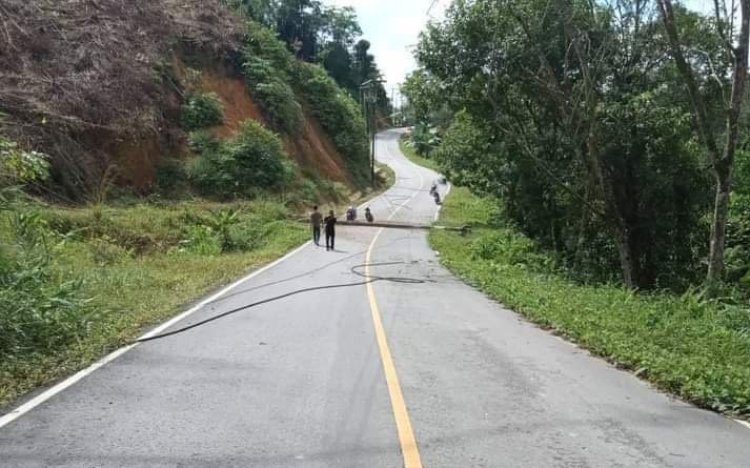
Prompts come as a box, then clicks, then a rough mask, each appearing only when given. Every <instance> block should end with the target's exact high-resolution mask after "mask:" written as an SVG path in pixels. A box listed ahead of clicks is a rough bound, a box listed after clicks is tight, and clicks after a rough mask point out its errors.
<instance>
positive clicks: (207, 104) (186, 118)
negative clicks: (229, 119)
mask: <svg viewBox="0 0 750 468" xmlns="http://www.w3.org/2000/svg"><path fill="white" fill-rule="evenodd" d="M181 119H182V128H184V129H185V130H187V131H192V130H198V129H201V128H208V127H214V126H216V125H220V124H221V123H222V122H223V121H224V112H223V109H222V106H221V101H220V100H219V97H218V96H217V95H216V94H214V93H198V94H194V95H192V96H188V98H187V99H186V102H185V104H184V105H183V106H182V116H181Z"/></svg>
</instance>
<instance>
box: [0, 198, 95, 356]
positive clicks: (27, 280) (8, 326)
mask: <svg viewBox="0 0 750 468" xmlns="http://www.w3.org/2000/svg"><path fill="white" fill-rule="evenodd" d="M12 214H13V215H12V218H11V224H10V227H11V230H10V231H9V234H10V238H9V239H8V242H7V243H4V244H0V311H2V313H0V361H3V360H11V359H12V358H13V357H14V356H21V355H29V354H35V353H45V352H48V351H50V350H53V349H55V348H57V347H59V346H62V345H65V344H67V343H70V342H72V341H73V340H75V339H77V338H80V337H82V336H83V335H84V334H86V332H87V330H88V323H89V318H90V315H91V308H90V307H89V306H88V302H89V301H88V300H87V299H86V298H85V297H83V295H82V294H81V286H82V283H81V281H79V280H75V279H73V280H70V279H63V278H60V277H58V276H57V275H56V274H55V272H54V269H53V267H52V265H51V260H50V249H49V246H48V245H47V243H48V242H49V241H50V238H51V237H52V236H53V234H52V233H51V232H50V231H49V229H48V228H47V226H46V223H45V222H44V220H43V219H42V218H41V217H40V216H38V214H37V213H36V212H34V211H32V210H30V209H28V208H26V207H22V206H17V207H16V208H15V210H14V211H13V212H12ZM0 221H5V220H0Z"/></svg>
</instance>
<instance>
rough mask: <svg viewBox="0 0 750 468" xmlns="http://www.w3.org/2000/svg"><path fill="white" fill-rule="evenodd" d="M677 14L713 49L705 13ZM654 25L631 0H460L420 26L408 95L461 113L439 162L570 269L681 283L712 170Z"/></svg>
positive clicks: (698, 233) (711, 57)
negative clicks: (416, 66)
mask: <svg viewBox="0 0 750 468" xmlns="http://www.w3.org/2000/svg"><path fill="white" fill-rule="evenodd" d="M683 16H684V18H685V21H684V23H682V25H683V26H682V27H683V32H685V34H686V35H688V36H690V37H691V40H693V43H695V44H700V47H699V49H700V53H698V52H696V54H695V56H694V57H693V60H695V63H707V62H709V61H710V62H713V63H714V64H716V63H719V61H720V60H721V56H722V52H721V49H720V47H719V48H717V42H716V41H713V40H712V38H713V37H714V36H713V35H712V34H713V29H712V28H713V25H712V23H711V21H707V20H706V19H705V18H702V17H700V16H699V15H695V14H688V13H687V12H683ZM662 31H663V30H662V29H661V27H660V25H659V21H658V15H657V12H656V11H655V10H654V8H653V5H652V4H651V3H649V2H645V1H640V0H632V1H631V0H621V1H615V2H610V3H608V4H601V3H594V2H583V1H580V2H579V1H566V2H552V3H550V2H547V1H544V0H530V1H527V2H522V3H519V2H513V1H510V0H506V1H490V0H475V1H462V0H457V1H454V2H453V4H452V6H451V8H450V9H449V10H448V12H447V18H446V21H445V22H443V23H440V24H433V25H430V26H429V27H428V29H427V31H425V33H424V34H423V35H422V38H421V40H420V44H419V46H418V48H417V58H418V60H419V62H420V64H421V66H422V67H423V71H420V72H418V73H416V74H415V75H414V76H413V77H412V78H411V79H410V81H409V82H407V84H406V86H405V89H406V94H407V96H409V99H410V105H412V106H414V113H415V116H417V115H418V116H419V118H422V119H424V118H427V119H429V120H430V122H431V123H433V124H434V123H435V121H436V116H435V114H436V110H437V109H440V108H441V106H447V108H448V109H449V110H450V111H451V112H452V113H456V112H460V111H462V113H460V114H458V116H457V117H456V120H455V121H454V123H453V125H451V126H450V127H449V129H448V131H447V132H446V134H445V136H444V139H443V146H442V148H441V149H440V150H439V151H438V153H437V158H438V160H439V161H441V163H442V164H443V166H444V167H445V168H446V170H448V171H449V172H451V173H453V174H457V175H458V177H459V178H460V179H461V180H463V181H465V182H466V183H468V184H470V185H471V186H472V187H473V188H475V189H477V190H482V191H484V192H485V193H490V194H492V195H495V196H497V197H498V199H500V200H502V202H503V203H504V204H505V205H506V212H507V213H508V214H509V215H510V216H512V217H513V219H514V220H515V221H516V222H517V223H518V224H519V226H520V227H521V228H522V229H523V230H524V231H525V232H526V233H527V234H529V235H530V236H532V237H534V238H535V239H537V240H538V241H539V242H541V243H542V244H544V245H546V246H548V247H550V248H553V249H555V250H556V251H558V252H559V254H560V256H561V258H562V259H564V261H565V263H566V264H567V265H569V266H571V267H574V268H573V270H574V271H578V272H580V273H581V274H582V275H583V276H584V277H585V278H596V279H600V280H613V279H615V278H614V277H612V275H611V271H617V270H618V269H619V271H620V279H621V280H622V281H623V283H625V284H626V285H627V286H629V287H634V288H649V287H670V286H674V287H681V286H684V281H686V280H690V279H694V278H695V272H696V271H697V269H698V268H699V267H700V262H701V258H702V256H703V255H705V253H706V249H705V248H704V246H703V245H702V242H701V239H704V238H705V237H704V236H705V235H706V230H705V224H703V223H702V221H701V220H702V219H704V217H705V214H706V212H707V199H708V198H709V197H707V196H706V194H707V189H708V180H707V178H706V175H705V173H704V172H703V170H702V165H701V162H700V151H698V150H697V148H698V146H697V142H696V140H695V139H694V138H693V135H692V132H691V130H690V105H689V103H688V101H687V100H686V99H684V97H682V98H680V95H681V89H680V83H679V82H677V81H675V76H676V71H675V68H674V67H673V65H672V64H671V63H670V61H669V55H670V50H669V47H668V46H667V44H666V43H665V41H664V40H663V33H662ZM696 49H698V48H696ZM703 70H706V73H705V76H704V77H702V78H701V79H702V81H701V82H702V83H705V84H706V86H705V89H706V90H707V91H706V92H707V93H712V92H715V90H716V89H717V88H719V86H718V85H716V86H715V85H713V84H712V83H711V81H712V80H713V81H716V79H715V78H712V77H711V76H710V74H709V72H708V70H710V67H709V66H706V67H705V68H703ZM720 80H721V78H719V81H720ZM714 86H715V87H714ZM435 90H437V91H435ZM718 107H720V106H717V108H718ZM712 111H713V110H712Z"/></svg>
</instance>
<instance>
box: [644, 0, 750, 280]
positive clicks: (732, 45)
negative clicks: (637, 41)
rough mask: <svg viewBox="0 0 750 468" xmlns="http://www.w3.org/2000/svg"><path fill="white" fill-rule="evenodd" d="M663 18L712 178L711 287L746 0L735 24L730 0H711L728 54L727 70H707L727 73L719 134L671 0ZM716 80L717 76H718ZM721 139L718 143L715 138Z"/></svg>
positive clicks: (732, 142)
mask: <svg viewBox="0 0 750 468" xmlns="http://www.w3.org/2000/svg"><path fill="white" fill-rule="evenodd" d="M658 3H659V7H660V11H661V17H662V21H663V22H664V27H665V29H666V32H667V37H668V39H669V46H670V50H671V53H672V57H673V59H674V61H675V64H676V65H677V69H678V70H679V73H680V76H681V77H682V80H683V82H684V83H685V88H686V89H687V93H688V95H689V97H690V102H691V105H692V109H693V115H694V125H695V130H696V133H697V134H698V136H699V138H700V141H701V143H702V144H703V146H704V148H705V150H706V153H707V154H708V159H709V161H710V164H711V168H712V170H713V173H714V177H715V179H716V196H715V200H714V211H713V220H712V223H711V239H710V252H709V258H708V274H707V283H708V286H709V287H713V286H715V285H716V283H718V282H719V281H721V280H722V279H723V272H724V248H725V244H726V227H727V215H728V211H729V197H730V194H731V192H732V169H733V166H734V157H735V152H736V149H737V138H738V135H739V117H740V111H741V108H742V103H743V99H744V97H745V96H744V93H745V83H746V81H747V72H748V70H747V68H748V41H750V0H739V2H738V3H739V7H740V12H739V15H740V25H739V30H738V31H736V30H735V13H736V12H735V9H734V5H735V3H734V1H733V2H732V9H731V10H727V5H726V2H725V1H724V0H714V2H713V3H714V12H715V18H716V28H717V31H718V33H719V36H720V37H721V39H722V43H723V45H724V47H725V50H726V54H727V55H728V56H729V57H730V58H731V68H730V69H729V70H721V69H720V70H718V71H716V70H712V72H713V73H714V74H715V75H717V77H720V76H722V75H724V74H726V75H728V76H731V83H732V84H731V90H730V92H729V95H728V96H727V95H726V93H725V92H723V93H722V94H723V102H722V104H723V107H724V112H723V113H724V122H725V128H724V130H723V134H722V133H719V132H718V131H717V130H716V129H715V127H714V126H713V125H712V124H711V120H710V116H709V109H708V104H707V102H706V96H705V93H704V91H703V90H701V88H700V86H699V80H698V79H697V78H696V74H697V73H698V72H696V70H695V68H694V65H693V64H692V63H691V62H690V61H689V59H688V58H687V57H686V55H685V52H684V50H683V49H684V44H683V42H682V39H681V35H680V31H679V26H678V24H677V19H676V17H675V12H674V8H673V6H672V1H671V0H659V1H658ZM719 81H720V78H719ZM721 138H723V139H724V146H723V148H721V147H720V140H721Z"/></svg>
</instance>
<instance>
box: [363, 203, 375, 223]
mask: <svg viewBox="0 0 750 468" xmlns="http://www.w3.org/2000/svg"><path fill="white" fill-rule="evenodd" d="M365 219H366V220H367V222H368V223H371V222H373V221H375V218H374V217H373V216H372V211H370V207H369V206H368V207H367V208H365Z"/></svg>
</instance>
